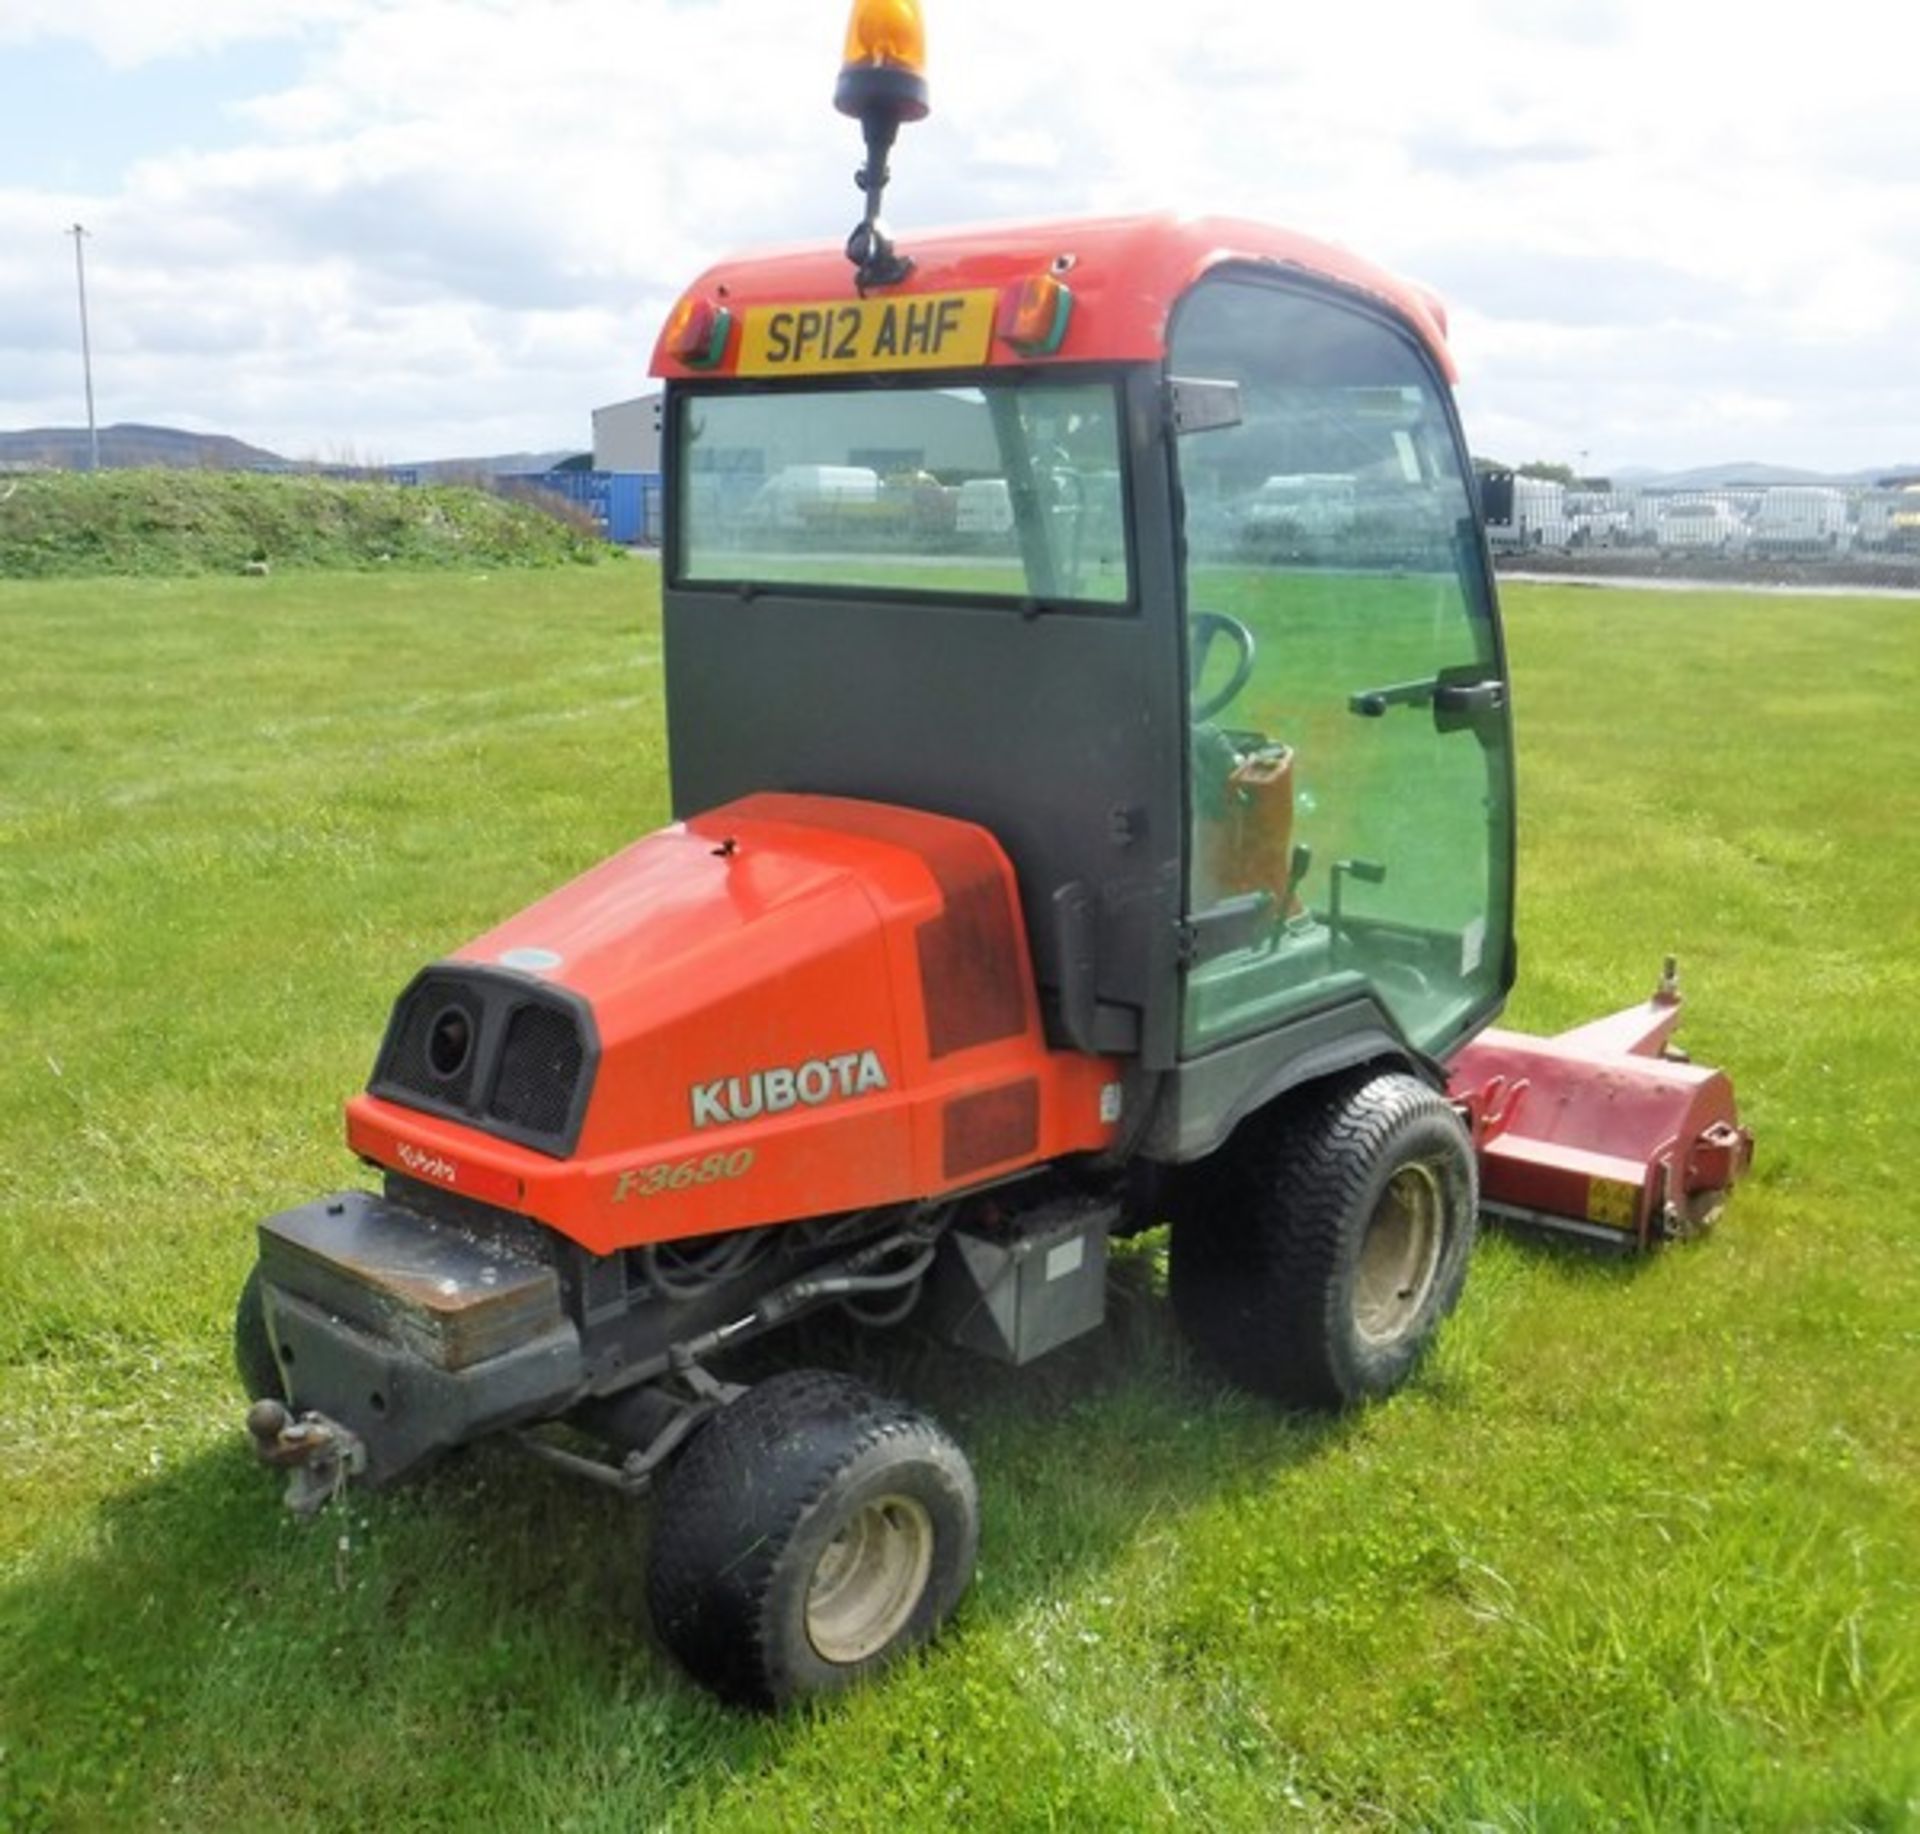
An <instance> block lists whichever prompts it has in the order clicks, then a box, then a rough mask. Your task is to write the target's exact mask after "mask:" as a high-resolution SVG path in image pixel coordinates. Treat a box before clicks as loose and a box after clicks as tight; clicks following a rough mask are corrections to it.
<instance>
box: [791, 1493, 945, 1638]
mask: <svg viewBox="0 0 1920 1834" xmlns="http://www.w3.org/2000/svg"><path fill="white" fill-rule="evenodd" d="M932 1570H933V1518H932V1517H931V1516H929V1515H928V1514H927V1511H926V1508H925V1506H924V1505H922V1504H920V1503H917V1502H915V1501H914V1499H913V1498H912V1497H907V1496H883V1497H876V1498H874V1499H873V1501H872V1502H869V1503H863V1504H861V1506H860V1507H859V1509H857V1510H856V1511H855V1512H854V1513H853V1515H851V1516H850V1517H849V1518H848V1519H847V1522H846V1524H845V1526H843V1527H842V1528H841V1530H840V1532H839V1533H838V1534H837V1535H835V1536H834V1538H833V1539H832V1540H831V1541H829V1542H828V1543H827V1545H826V1547H825V1549H824V1550H823V1551H822V1553H821V1555H820V1558H819V1560H818V1562H817V1563H816V1564H815V1566H814V1569H813V1580H812V1583H811V1584H810V1585H809V1586H808V1587H807V1637H808V1640H809V1641H810V1642H811V1643H812V1644H813V1647H814V1648H815V1649H816V1650H817V1651H818V1652H819V1653H820V1655H821V1656H822V1657H824V1658H825V1659H826V1660H827V1661H829V1662H864V1661H865V1660H866V1659H867V1658H868V1657H869V1656H872V1655H877V1654H878V1653H879V1652H880V1651H881V1650H883V1649H885V1648H886V1646H887V1645H888V1644H889V1643H891V1642H892V1641H893V1639H894V1638H895V1637H897V1636H898V1635H899V1634H900V1632H901V1631H902V1630H903V1629H904V1628H905V1627H906V1624H907V1620H908V1619H909V1618H911V1617H912V1616H913V1610H914V1607H915V1606H916V1605H917V1604H919V1602H920V1597H921V1594H922V1593H924V1592H925V1591H926V1589H927V1576H928V1574H929V1573H930V1572H931V1571H932Z"/></svg>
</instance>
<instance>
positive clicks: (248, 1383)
mask: <svg viewBox="0 0 1920 1834" xmlns="http://www.w3.org/2000/svg"><path fill="white" fill-rule="evenodd" d="M233 1366H234V1369H235V1370H236V1371H237V1372H238V1374H239V1377H240V1386H241V1388H242V1389H243V1390H244V1391H245V1392H246V1397H247V1399H248V1400H249V1401H284V1400H285V1399H286V1398H287V1391H286V1388H285V1386H284V1385H283V1384H282V1382H281V1380H280V1365H279V1364H278V1363H276V1362H275V1361H274V1360H273V1341H272V1339H271V1338H269V1337H268V1335H267V1313H266V1308H265V1306H264V1305H263V1304H262V1303H261V1299H260V1270H259V1268H257V1267H256V1268H254V1269H253V1270H252V1271H251V1272H250V1273H249V1274H248V1275H247V1278H246V1283H245V1284H244V1285H243V1286H242V1287H241V1288H240V1297H239V1299H238V1301H237V1302H236V1303H235V1305H234V1308H233Z"/></svg>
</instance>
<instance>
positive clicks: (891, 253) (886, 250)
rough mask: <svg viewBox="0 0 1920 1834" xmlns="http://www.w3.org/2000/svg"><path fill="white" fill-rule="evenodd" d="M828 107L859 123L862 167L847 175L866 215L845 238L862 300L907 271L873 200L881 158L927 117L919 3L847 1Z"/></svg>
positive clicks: (880, 179)
mask: <svg viewBox="0 0 1920 1834" xmlns="http://www.w3.org/2000/svg"><path fill="white" fill-rule="evenodd" d="M833 105H834V107H835V108H837V109H839V111H840V112H841V113H842V114H843V115H852V116H853V117H854V119H855V120H857V121H858V122H859V123H860V131H861V134H862V137H863V138H864V139H865V141H866V144H867V160H866V164H865V165H863V166H862V167H861V168H860V170H859V171H858V172H856V173H855V174H854V175H853V182H854V183H855V184H856V185H857V186H859V188H860V189H861V190H862V191H863V192H864V193H865V194H866V199H867V208H866V212H865V214H864V215H863V216H862V217H861V219H860V221H859V222H858V223H857V224H856V225H855V226H854V231H853V234H852V235H850V236H849V237H848V238H847V259H848V260H849V261H851V262H852V263H853V267H854V275H855V285H856V286H857V287H858V288H859V290H860V292H861V294H862V295H863V296H864V295H865V294H866V293H867V292H869V291H870V290H871V289H872V288H874V287H891V286H898V285H899V284H900V282H901V281H903V280H905V279H906V277H907V276H908V275H909V274H911V273H912V272H913V263H912V261H910V260H909V259H908V258H907V257H906V256H905V255H902V254H899V253H896V252H895V249H894V246H893V241H892V238H891V237H889V236H888V234H887V232H886V229H885V227H884V226H883V225H882V223H881V221H880V197H881V193H882V192H884V191H885V190H886V188H887V180H888V178H889V177H891V176H892V175H891V174H890V173H889V172H888V170H887V155H888V154H889V153H891V152H892V151H893V142H894V137H895V135H897V134H898V133H899V131H900V127H901V124H902V123H903V122H906V121H924V120H925V119H926V116H927V32H926V26H925V24H924V23H923V22H922V20H921V17H920V0H853V14H852V17H851V18H849V20H848V21H847V48H846V53H845V56H844V58H843V59H842V62H841V65H840V80H839V81H838V82H837V83H836V84H835V85H834V88H833Z"/></svg>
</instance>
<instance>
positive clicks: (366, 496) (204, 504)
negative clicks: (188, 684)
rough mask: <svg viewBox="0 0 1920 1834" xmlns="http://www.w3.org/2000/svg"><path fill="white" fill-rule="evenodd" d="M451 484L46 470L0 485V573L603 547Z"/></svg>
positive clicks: (494, 560)
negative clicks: (403, 485)
mask: <svg viewBox="0 0 1920 1834" xmlns="http://www.w3.org/2000/svg"><path fill="white" fill-rule="evenodd" d="M555 507H556V508H557V509H558V510H559V511H560V513H559V514H558V515H549V514H546V513H545V512H543V511H542V510H540V509H538V508H536V507H534V506H533V505H532V504H530V503H528V502H525V501H516V500H514V499H512V498H508V497H502V496H497V495H495V494H494V493H492V492H491V491H486V490H476V489H469V488H466V487H465V486H460V485H434V486H427V487H423V488H418V489H415V488H412V487H407V488H401V487H399V486H397V485H391V484H360V483H352V482H348V481H345V480H340V479H334V478H321V477H307V476H295V477H274V476H255V475H254V474H252V473H249V472H239V471H157V470H156V471H102V472H71V471H68V472H62V471H49V472H41V473H35V474H33V475H31V476H26V477H20V478H15V479H12V480H10V481H9V483H8V484H7V486H6V488H5V489H4V490H0V579H71V578H76V577H80V578H92V577H101V576H108V575H145V576H150V577H153V578H157V579H172V578H177V577H179V576H181V575H184V574H203V573H240V572H242V571H243V570H245V569H248V568H253V569H256V570H257V569H259V568H261V567H265V568H267V569H269V570H272V571H279V570H284V569H314V568H328V569H335V568H343V567H367V568H381V569H384V568H390V567H391V568H403V569H404V568H415V567H460V568H472V567H551V566H558V565H561V564H563V563H566V562H576V561H594V560H598V559H599V558H600V557H601V556H602V555H603V554H605V553H606V552H607V551H608V550H607V548H606V546H605V544H604V543H603V542H601V541H599V540H598V539H597V538H596V537H595V535H594V532H593V529H592V526H591V523H590V521H588V520H587V519H586V518H585V517H584V516H583V515H581V514H580V513H579V512H574V511H570V510H568V509H567V508H566V506H565V505H559V504H557V505H556V506H555Z"/></svg>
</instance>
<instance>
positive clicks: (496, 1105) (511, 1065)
mask: <svg viewBox="0 0 1920 1834" xmlns="http://www.w3.org/2000/svg"><path fill="white" fill-rule="evenodd" d="M585 1060H586V1053H585V1051H584V1050H583V1049H582V1048H581V1044H580V1028H579V1027H578V1026H577V1025H575V1024H574V1022H573V1017H572V1015H571V1014H569V1013H564V1012H560V1011H559V1010H557V1009H556V1008H554V1007H551V1006H522V1007H520V1008H519V1009H518V1010H517V1011H516V1012H515V1013H514V1015H513V1017H512V1018H511V1019H510V1020H508V1021H507V1041H506V1044H505V1045H504V1046H503V1047H502V1048H501V1052H500V1073H499V1075H498V1076H497V1077H496V1078H495V1079H494V1085H493V1100H492V1101H490V1102H489V1103H488V1104H487V1113H488V1114H489V1115H490V1116H491V1117H492V1118H493V1119H494V1120H496V1121H505V1122H507V1123H508V1124H509V1125H510V1126H514V1127H524V1128H526V1129H527V1130H528V1132H530V1133H542V1134H557V1133H560V1132H562V1131H563V1130H564V1129H565V1127H566V1125H567V1119H568V1117H569V1116H570V1115H571V1114H572V1113H573V1092H574V1087H575V1085H576V1084H577V1083H578V1082H579V1080H580V1067H581V1065H582V1063H584V1062H585Z"/></svg>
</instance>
